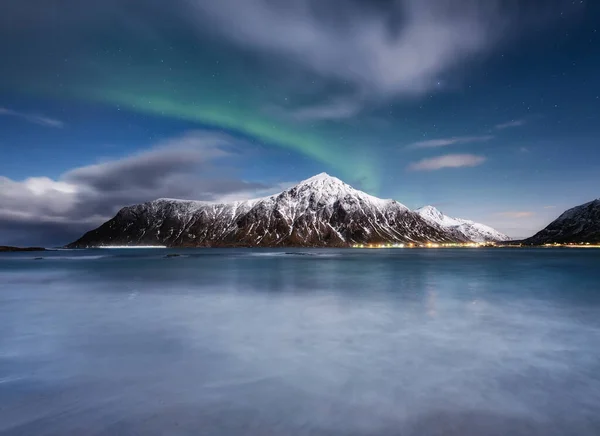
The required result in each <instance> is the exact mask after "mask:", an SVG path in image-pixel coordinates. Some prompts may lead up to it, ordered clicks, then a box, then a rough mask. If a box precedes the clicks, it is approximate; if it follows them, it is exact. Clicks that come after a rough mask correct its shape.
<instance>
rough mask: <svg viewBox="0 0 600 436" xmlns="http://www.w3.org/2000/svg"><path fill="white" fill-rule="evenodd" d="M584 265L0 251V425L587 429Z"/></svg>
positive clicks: (599, 378) (597, 414) (597, 327)
mask: <svg viewBox="0 0 600 436" xmlns="http://www.w3.org/2000/svg"><path fill="white" fill-rule="evenodd" d="M167 254H181V256H179V257H170V258H167V257H165V256H166V255H167ZM36 257H43V259H41V260H34V258H36ZM599 267H600V250H579V249H412V250H411V249H389V250H387V249H384V250H352V249H349V250H327V249H322V250H292V249H277V250H274V249H239V250H238V249H235V250H234V249H230V250H221V249H181V250H163V249H152V250H151V249H138V250H81V251H56V252H44V253H11V254H1V255H0V434H1V435H133V434H137V435H238V434H240V435H257V436H258V435H260V436H266V435H415V436H417V435H419V436H423V435H440V436H441V435H456V436H459V435H460V436H471V435H472V436H475V435H477V436H486V435H543V436H551V435H579V436H585V435H590V436H592V435H594V436H596V435H599V434H600V272H599V269H598V268H599Z"/></svg>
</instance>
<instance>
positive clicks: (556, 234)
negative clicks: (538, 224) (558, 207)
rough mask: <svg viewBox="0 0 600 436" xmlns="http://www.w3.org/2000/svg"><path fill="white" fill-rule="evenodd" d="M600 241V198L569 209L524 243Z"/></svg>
mask: <svg viewBox="0 0 600 436" xmlns="http://www.w3.org/2000/svg"><path fill="white" fill-rule="evenodd" d="M554 242H557V243H561V244H564V243H581V242H583V243H586V242H590V243H600V199H597V200H594V201H590V202H589V203H585V204H582V205H581V206H576V207H574V208H572V209H569V210H567V211H566V212H564V213H563V214H562V215H561V216H559V217H558V218H557V219H555V220H554V221H552V222H551V223H550V224H549V225H548V227H546V228H545V229H544V230H542V231H540V232H538V233H536V234H535V235H533V236H532V237H531V238H528V239H525V240H524V241H523V243H524V244H531V245H542V244H552V243H554Z"/></svg>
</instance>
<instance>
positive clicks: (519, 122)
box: [494, 120, 526, 130]
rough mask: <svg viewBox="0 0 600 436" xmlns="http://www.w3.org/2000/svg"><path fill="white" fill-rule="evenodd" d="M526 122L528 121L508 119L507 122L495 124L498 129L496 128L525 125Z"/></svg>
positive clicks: (502, 128)
mask: <svg viewBox="0 0 600 436" xmlns="http://www.w3.org/2000/svg"><path fill="white" fill-rule="evenodd" d="M525 123H526V121H525V120H511V121H507V122H506V123H501V124H496V125H495V126H494V129H496V130H504V129H510V128H511V127H520V126H523V125H525Z"/></svg>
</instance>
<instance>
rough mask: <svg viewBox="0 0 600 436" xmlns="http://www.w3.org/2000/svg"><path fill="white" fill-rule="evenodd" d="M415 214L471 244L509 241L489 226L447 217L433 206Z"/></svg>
mask: <svg viewBox="0 0 600 436" xmlns="http://www.w3.org/2000/svg"><path fill="white" fill-rule="evenodd" d="M415 212H416V213H418V214H419V215H420V216H421V217H422V218H423V219H425V220H426V221H427V222H428V223H429V224H431V225H432V226H436V227H439V228H441V229H443V230H444V231H446V232H449V233H451V234H452V235H454V237H455V238H456V239H458V240H460V239H461V238H464V239H465V240H468V241H473V242H501V241H508V240H510V238H509V237H508V236H506V235H505V234H503V233H500V232H499V231H497V230H495V229H493V228H491V227H489V226H486V225H484V224H480V223H476V222H473V221H469V220H465V219H462V218H452V217H449V216H447V215H444V214H443V213H442V212H440V211H439V210H437V209H436V208H435V207H433V206H424V207H422V208H420V209H417V210H415Z"/></svg>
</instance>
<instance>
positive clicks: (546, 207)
mask: <svg viewBox="0 0 600 436" xmlns="http://www.w3.org/2000/svg"><path fill="white" fill-rule="evenodd" d="M555 208H556V206H544V209H555Z"/></svg>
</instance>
